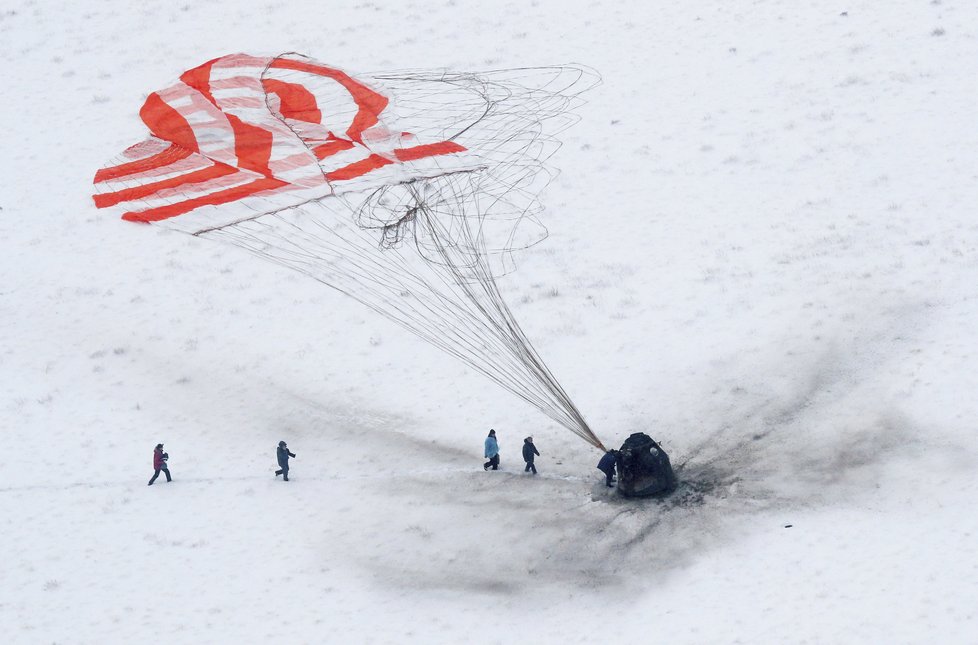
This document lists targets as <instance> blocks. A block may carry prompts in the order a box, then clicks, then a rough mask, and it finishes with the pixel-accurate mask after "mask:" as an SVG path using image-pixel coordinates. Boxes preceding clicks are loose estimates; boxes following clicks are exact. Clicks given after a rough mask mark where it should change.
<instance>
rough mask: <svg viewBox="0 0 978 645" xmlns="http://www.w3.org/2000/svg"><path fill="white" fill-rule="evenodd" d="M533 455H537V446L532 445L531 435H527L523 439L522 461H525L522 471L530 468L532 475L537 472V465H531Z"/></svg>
mask: <svg viewBox="0 0 978 645" xmlns="http://www.w3.org/2000/svg"><path fill="white" fill-rule="evenodd" d="M534 455H536V456H537V457H539V456H540V453H539V452H537V447H536V446H534V445H533V437H527V438H526V439H524V440H523V461H525V462H526V468H524V469H523V472H525V473H527V472H530V471H531V470H532V471H533V474H534V475H536V474H537V467H536V466H534V465H533V456H534Z"/></svg>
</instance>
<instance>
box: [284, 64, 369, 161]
mask: <svg viewBox="0 0 978 645" xmlns="http://www.w3.org/2000/svg"><path fill="white" fill-rule="evenodd" d="M270 67H275V68H278V69H291V70H295V71H298V72H306V73H309V74H316V75H318V76H325V77H327V78H331V79H333V80H334V81H336V82H337V83H339V84H340V85H342V86H343V87H344V88H345V89H346V91H347V92H349V93H350V96H352V97H353V100H354V102H355V103H356V104H357V108H358V110H357V115H356V116H355V117H354V118H353V124H352V125H350V127H349V129H347V131H346V134H347V136H349V137H350V138H351V139H353V140H354V141H356V142H358V143H363V140H362V136H361V135H362V134H363V131H364V130H366V129H367V128H369V127H371V126H374V125H376V124H377V123H378V122H379V121H380V113H381V112H383V111H384V108H386V107H387V103H388V101H387V97H386V96H384V95H382V94H378V93H377V92H374V91H373V90H372V89H370V88H369V87H367V86H366V85H361V84H360V83H358V82H356V81H355V80H353V78H351V77H350V76H348V75H347V74H345V73H343V72H341V71H339V70H338V69H332V68H331V67H323V66H322V65H314V64H312V63H305V62H303V61H298V60H292V59H290V58H276V59H274V60H273V61H272V63H271V65H270Z"/></svg>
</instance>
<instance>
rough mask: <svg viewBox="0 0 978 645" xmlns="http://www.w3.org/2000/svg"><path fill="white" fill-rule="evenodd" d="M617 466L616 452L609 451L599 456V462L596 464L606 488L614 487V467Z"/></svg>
mask: <svg viewBox="0 0 978 645" xmlns="http://www.w3.org/2000/svg"><path fill="white" fill-rule="evenodd" d="M617 464H618V451H617V450H609V451H608V452H606V453H604V454H603V455H602V456H601V461H599V462H598V470H600V471H601V472H603V473H604V474H605V478H606V479H605V484H606V485H608V486H614V485H615V484H614V481H615V466H616V465H617Z"/></svg>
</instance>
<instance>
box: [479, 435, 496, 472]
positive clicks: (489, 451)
mask: <svg viewBox="0 0 978 645" xmlns="http://www.w3.org/2000/svg"><path fill="white" fill-rule="evenodd" d="M486 459H488V460H489V461H487V462H486V463H484V464H482V470H489V467H490V466H492V469H493V470H499V442H497V441H496V431H495V430H493V429H491V428H490V429H489V436H488V437H486Z"/></svg>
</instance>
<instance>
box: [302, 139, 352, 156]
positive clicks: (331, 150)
mask: <svg viewBox="0 0 978 645" xmlns="http://www.w3.org/2000/svg"><path fill="white" fill-rule="evenodd" d="M353 145H354V144H353V142H352V141H347V140H346V139H330V140H329V141H327V142H326V143H323V144H320V145H318V146H316V147H315V148H313V149H312V153H313V154H314V155H316V159H325V158H326V157H329V156H331V155H335V154H336V153H337V152H342V151H344V150H349V149H350V148H352V147H353Z"/></svg>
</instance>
